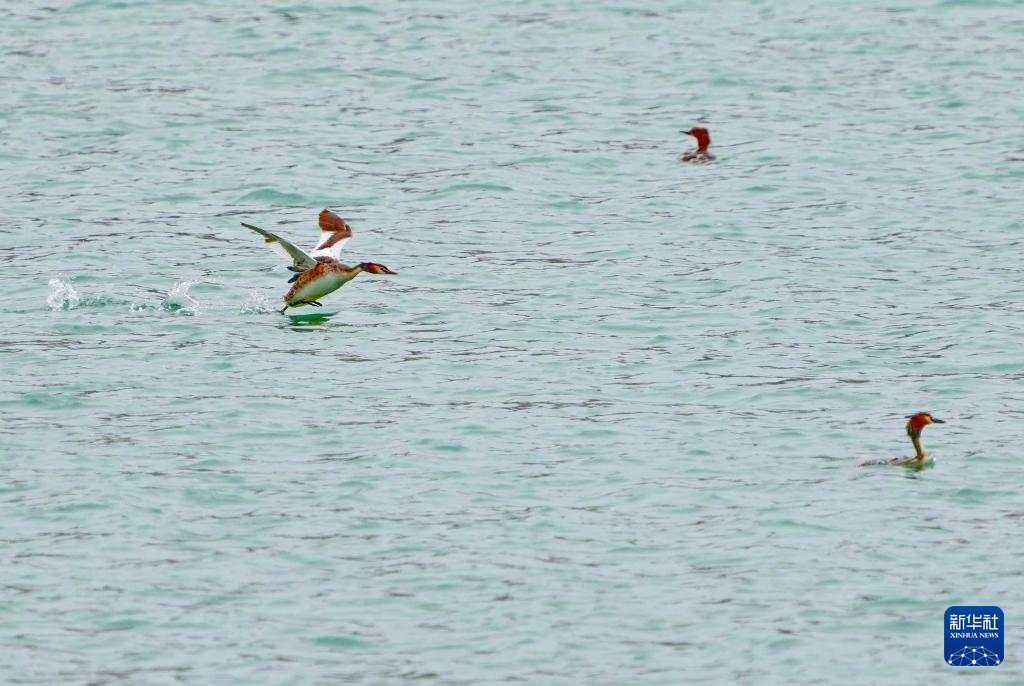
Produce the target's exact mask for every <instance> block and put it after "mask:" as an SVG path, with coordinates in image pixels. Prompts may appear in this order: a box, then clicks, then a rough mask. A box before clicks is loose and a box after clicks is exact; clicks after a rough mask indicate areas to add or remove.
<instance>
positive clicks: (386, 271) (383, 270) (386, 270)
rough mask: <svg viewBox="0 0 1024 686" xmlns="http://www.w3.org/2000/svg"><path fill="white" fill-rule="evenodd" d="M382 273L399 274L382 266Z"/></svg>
mask: <svg viewBox="0 0 1024 686" xmlns="http://www.w3.org/2000/svg"><path fill="white" fill-rule="evenodd" d="M380 273H381V274H397V273H398V272H393V271H391V270H390V269H388V268H387V267H385V266H384V265H381V267H380Z"/></svg>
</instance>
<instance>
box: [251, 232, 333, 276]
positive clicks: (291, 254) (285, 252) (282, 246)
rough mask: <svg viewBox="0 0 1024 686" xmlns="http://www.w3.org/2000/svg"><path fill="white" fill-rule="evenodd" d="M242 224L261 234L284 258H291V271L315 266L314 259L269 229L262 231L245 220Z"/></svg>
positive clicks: (302, 270) (268, 244)
mask: <svg viewBox="0 0 1024 686" xmlns="http://www.w3.org/2000/svg"><path fill="white" fill-rule="evenodd" d="M242 226H244V227H245V228H247V229H251V230H253V231H255V232H256V233H258V234H259V235H261V236H263V240H264V241H265V242H266V244H267V247H268V248H270V249H271V250H273V251H274V252H276V253H277V254H278V255H280V256H281V257H283V258H284V259H286V260H291V261H292V270H293V271H297V272H304V271H306V270H307V269H312V268H313V267H315V266H316V260H315V259H313V258H312V257H310V256H309V255H307V254H306V253H304V252H303V251H302V250H299V249H298V248H296V247H295V246H294V245H292V244H291V243H289V242H288V241H286V240H285V239H283V238H281V237H280V236H277V235H275V234H272V233H270V232H269V231H264V230H263V229H261V228H259V227H258V226H253V225H252V224H246V223H245V222H242Z"/></svg>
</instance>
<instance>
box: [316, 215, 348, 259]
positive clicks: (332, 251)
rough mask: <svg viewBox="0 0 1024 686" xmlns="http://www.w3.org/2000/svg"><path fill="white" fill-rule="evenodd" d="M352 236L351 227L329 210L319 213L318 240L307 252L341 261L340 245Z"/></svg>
mask: <svg viewBox="0 0 1024 686" xmlns="http://www.w3.org/2000/svg"><path fill="white" fill-rule="evenodd" d="M350 238H352V227H351V226H349V225H348V223H347V222H346V221H345V220H344V219H342V218H341V217H339V216H338V215H336V214H335V213H334V212H331V211H330V210H324V211H323V212H321V213H320V242H319V243H317V244H316V247H315V248H313V250H312V251H311V252H310V253H309V254H310V255H312V256H313V257H320V256H321V255H324V256H327V257H330V258H331V259H334V260H338V261H339V262H340V261H341V247H342V246H343V245H345V243H347V242H348V239H350Z"/></svg>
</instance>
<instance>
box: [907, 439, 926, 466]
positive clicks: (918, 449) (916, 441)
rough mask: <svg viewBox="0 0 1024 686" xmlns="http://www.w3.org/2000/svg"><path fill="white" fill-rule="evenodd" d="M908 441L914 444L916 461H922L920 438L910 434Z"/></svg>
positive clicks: (922, 450)
mask: <svg viewBox="0 0 1024 686" xmlns="http://www.w3.org/2000/svg"><path fill="white" fill-rule="evenodd" d="M910 440H911V442H912V443H913V444H914V452H915V453H917V459H919V460H924V448H922V447H921V437H920V436H918V435H914V434H910Z"/></svg>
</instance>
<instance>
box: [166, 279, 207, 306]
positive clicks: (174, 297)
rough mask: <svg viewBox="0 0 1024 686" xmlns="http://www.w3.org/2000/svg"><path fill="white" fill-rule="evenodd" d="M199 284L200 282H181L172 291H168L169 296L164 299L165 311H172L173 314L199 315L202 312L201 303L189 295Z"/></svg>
mask: <svg viewBox="0 0 1024 686" xmlns="http://www.w3.org/2000/svg"><path fill="white" fill-rule="evenodd" d="M197 283H199V282H198V281H179V282H178V283H176V284H174V286H173V287H172V288H171V290H169V291H167V296H166V297H165V298H164V302H163V306H164V309H168V310H171V311H172V312H181V313H182V314H199V313H200V312H202V305H201V304H200V302H199V301H198V300H196V299H195V298H193V297H192V295H191V294H190V293H189V290H190V289H191V288H192V286H195V285H196V284H197Z"/></svg>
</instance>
